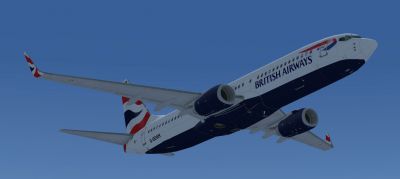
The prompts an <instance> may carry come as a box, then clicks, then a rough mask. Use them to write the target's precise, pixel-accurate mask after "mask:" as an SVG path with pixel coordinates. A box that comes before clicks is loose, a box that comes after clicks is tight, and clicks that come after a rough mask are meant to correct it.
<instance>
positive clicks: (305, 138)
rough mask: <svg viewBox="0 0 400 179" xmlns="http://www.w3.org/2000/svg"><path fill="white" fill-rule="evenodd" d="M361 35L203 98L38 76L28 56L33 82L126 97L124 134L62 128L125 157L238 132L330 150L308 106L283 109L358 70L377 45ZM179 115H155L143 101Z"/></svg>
mask: <svg viewBox="0 0 400 179" xmlns="http://www.w3.org/2000/svg"><path fill="white" fill-rule="evenodd" d="M377 45H378V44H377V42H376V41H375V40H373V39H370V38H363V37H361V36H359V35H357V34H351V33H345V34H339V35H334V36H331V37H327V38H324V39H322V40H319V41H316V42H314V43H311V44H309V45H306V46H304V47H302V48H300V49H298V50H295V51H293V52H291V53H289V54H287V55H286V56H283V57H281V58H279V59H277V60H275V61H273V62H271V63H269V64H267V65H265V66H263V67H261V68H258V69H256V70H254V71H252V72H250V73H248V74H246V75H244V76H242V77H240V78H238V79H236V80H234V81H232V82H229V83H227V84H218V85H215V86H213V87H211V88H210V89H209V90H207V91H205V92H203V93H198V92H191V91H183V90H175V89H166V88H160V87H151V86H145V85H138V84H131V83H128V82H127V81H124V82H112V81H105V80H97V79H90V78H83V77H75V76H68V75H61V74H54V73H47V72H43V71H40V70H39V69H38V68H37V66H36V65H35V64H34V63H33V61H32V58H31V57H30V56H29V55H28V54H26V53H24V56H25V59H26V61H27V63H28V65H29V68H30V70H31V72H32V74H33V76H34V77H35V78H44V79H47V80H51V81H56V82H61V83H66V84H70V85H75V86H80V87H85V88H91V89H95V90H100V91H105V92H110V93H114V94H117V95H119V96H121V97H122V106H123V109H124V118H125V126H126V132H125V133H112V132H97V131H85V130H70V129H62V130H61V131H62V132H64V133H67V134H72V135H78V136H82V137H87V138H92V139H97V140H101V141H105V142H109V143H114V144H118V145H121V147H123V150H124V152H125V153H136V154H163V155H167V156H171V155H174V153H175V152H177V151H180V150H183V149H187V148H189V147H192V146H195V145H197V144H200V143H202V142H204V141H207V140H209V139H212V138H214V137H218V136H225V135H229V134H232V133H235V132H237V131H240V130H248V131H250V133H255V132H263V133H264V135H263V138H269V137H271V136H277V138H278V139H277V142H278V143H281V142H284V141H287V140H294V141H297V142H300V143H303V144H306V145H308V146H311V147H314V148H316V149H320V150H323V151H327V150H329V149H332V148H333V144H332V141H331V137H330V136H329V135H326V136H325V138H320V137H318V136H317V135H316V134H314V133H313V132H311V129H313V128H315V127H316V126H317V124H318V121H319V118H318V115H317V113H316V111H315V110H313V109H311V108H302V109H296V110H293V111H292V112H288V113H285V112H284V111H283V110H282V109H281V108H282V107H284V106H286V105H288V104H290V103H292V102H294V101H296V100H298V99H300V98H302V97H304V96H307V95H309V94H311V93H313V92H315V91H317V90H319V89H321V88H323V87H326V86H328V85H330V84H332V83H334V82H336V81H338V80H340V79H342V78H344V77H346V76H348V75H350V74H352V73H353V72H355V71H357V70H358V69H359V68H360V67H361V66H363V65H364V64H365V62H367V61H368V59H369V58H370V57H371V55H372V54H373V53H374V51H375V50H376V48H377ZM143 101H145V102H151V103H153V104H154V105H155V109H154V110H155V111H160V110H161V109H163V108H165V107H171V108H173V109H174V110H173V111H172V112H170V113H168V114H166V115H154V114H151V113H150V111H149V110H148V108H147V107H146V105H145V104H144V102H143Z"/></svg>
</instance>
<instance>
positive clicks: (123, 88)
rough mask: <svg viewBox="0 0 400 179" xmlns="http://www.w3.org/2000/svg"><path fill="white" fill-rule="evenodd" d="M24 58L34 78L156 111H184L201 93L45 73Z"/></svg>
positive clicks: (28, 58) (29, 58)
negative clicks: (134, 102) (124, 98)
mask: <svg viewBox="0 0 400 179" xmlns="http://www.w3.org/2000/svg"><path fill="white" fill-rule="evenodd" d="M24 56H25V59H26V61H27V62H28V65H29V68H30V70H31V71H32V74H33V76H34V77H35V78H44V79H47V80H52V81H56V82H61V83H66V84H71V85H75V86H80V87H85V88H91V89H95V90H100V91H105V92H110V93H114V94H117V95H120V96H127V97H131V98H140V99H142V100H145V101H150V102H154V103H155V104H156V105H157V107H156V109H161V108H163V107H166V106H171V107H175V108H177V109H186V108H187V107H188V105H189V104H190V103H191V102H193V101H194V100H195V99H197V98H198V97H199V96H200V95H201V93H196V92H189V91H180V90H174V89H165V88H158V87H151V86H144V85H137V84H126V83H119V82H113V81H105V80H96V79H90V78H83V77H75V76H68V75H60V74H53V73H47V72H43V71H39V69H38V68H37V67H36V66H35V64H34V63H33V61H32V58H31V57H29V55H27V54H26V53H24Z"/></svg>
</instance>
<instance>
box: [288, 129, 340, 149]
mask: <svg viewBox="0 0 400 179" xmlns="http://www.w3.org/2000/svg"><path fill="white" fill-rule="evenodd" d="M291 139H293V140H295V141H297V142H300V143H303V144H306V145H309V146H311V147H315V148H318V149H321V150H329V149H332V148H333V144H332V142H331V138H330V136H329V135H326V136H325V140H324V139H321V138H320V137H318V136H317V135H315V134H314V133H312V132H311V131H307V132H304V133H302V134H299V135H296V136H293V137H291Z"/></svg>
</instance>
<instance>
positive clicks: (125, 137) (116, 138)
mask: <svg viewBox="0 0 400 179" xmlns="http://www.w3.org/2000/svg"><path fill="white" fill-rule="evenodd" d="M60 131H61V132H64V133H66V134H72V135H77V136H81V137H87V138H91V139H96V140H101V141H104V142H109V143H114V144H119V145H124V144H126V143H128V141H129V140H130V139H132V135H130V134H126V133H111V132H96V131H81V130H70V129H61V130H60Z"/></svg>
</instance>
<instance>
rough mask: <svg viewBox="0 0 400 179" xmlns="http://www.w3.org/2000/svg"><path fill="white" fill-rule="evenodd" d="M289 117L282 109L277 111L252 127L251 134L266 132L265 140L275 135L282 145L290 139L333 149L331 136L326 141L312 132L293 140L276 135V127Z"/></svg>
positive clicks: (297, 136) (321, 148)
mask: <svg viewBox="0 0 400 179" xmlns="http://www.w3.org/2000/svg"><path fill="white" fill-rule="evenodd" d="M287 116H288V114H286V113H285V112H283V111H282V110H281V109H280V110H277V111H276V112H274V113H272V114H271V115H270V116H268V117H267V118H265V119H263V120H261V121H259V122H258V123H256V124H254V125H252V126H250V127H249V128H248V130H250V132H251V133H255V132H259V131H262V132H264V135H263V138H264V139H266V138H269V137H271V136H273V135H276V136H278V137H279V138H278V140H277V143H282V142H284V141H286V140H288V139H292V140H294V141H297V142H300V143H303V144H306V145H308V146H311V147H314V148H317V149H320V150H323V151H326V150H329V149H332V148H333V144H332V142H331V138H330V136H329V135H326V136H325V140H324V139H322V138H320V137H318V136H317V135H316V134H314V133H312V132H311V131H307V132H304V133H302V134H299V135H296V136H293V137H291V138H285V137H281V136H279V134H277V133H276V129H275V127H276V125H277V124H278V123H279V122H280V121H281V120H283V119H285V118H286V117H287Z"/></svg>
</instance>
